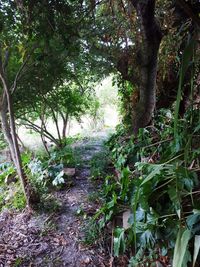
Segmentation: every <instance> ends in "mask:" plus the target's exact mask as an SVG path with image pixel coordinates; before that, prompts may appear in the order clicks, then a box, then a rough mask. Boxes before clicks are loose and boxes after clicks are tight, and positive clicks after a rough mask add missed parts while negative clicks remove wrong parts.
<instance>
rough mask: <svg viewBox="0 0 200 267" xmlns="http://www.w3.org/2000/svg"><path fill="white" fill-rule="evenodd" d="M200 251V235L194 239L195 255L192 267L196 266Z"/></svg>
mask: <svg viewBox="0 0 200 267" xmlns="http://www.w3.org/2000/svg"><path fill="white" fill-rule="evenodd" d="M199 250H200V235H195V238H194V255H193V263H192V267H194V266H195V263H196V260H197V256H198V254H199Z"/></svg>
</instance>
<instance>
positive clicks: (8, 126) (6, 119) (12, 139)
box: [0, 70, 39, 208]
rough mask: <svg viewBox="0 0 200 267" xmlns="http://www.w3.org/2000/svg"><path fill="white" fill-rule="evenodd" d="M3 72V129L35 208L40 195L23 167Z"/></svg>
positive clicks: (29, 199)
mask: <svg viewBox="0 0 200 267" xmlns="http://www.w3.org/2000/svg"><path fill="white" fill-rule="evenodd" d="M3 74H4V72H3V71H2V70H1V73H0V79H1V81H2V85H3V96H2V103H1V120H2V129H3V133H4V136H5V138H6V140H7V142H8V145H9V149H10V152H11V157H12V160H13V162H14V165H15V167H16V170H17V174H18V176H19V178H20V181H21V186H22V189H23V191H24V195H25V198H26V203H27V205H28V206H29V207H31V208H33V207H34V206H35V204H36V203H38V202H39V196H38V195H37V194H36V192H35V190H34V189H33V188H32V187H31V185H30V183H29V181H28V179H27V176H26V175H25V173H24V170H23V167H22V161H21V155H20V150H19V144H18V141H17V133H16V126H15V118H14V111H13V105H12V97H11V93H10V90H9V87H8V84H7V81H6V78H5V77H4V75H3ZM7 112H8V114H7Z"/></svg>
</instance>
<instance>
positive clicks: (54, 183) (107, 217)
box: [0, 0, 200, 267]
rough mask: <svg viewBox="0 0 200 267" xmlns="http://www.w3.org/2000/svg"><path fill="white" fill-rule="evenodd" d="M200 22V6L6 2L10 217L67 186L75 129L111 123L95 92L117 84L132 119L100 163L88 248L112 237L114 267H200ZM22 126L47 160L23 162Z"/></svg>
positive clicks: (1, 74)
mask: <svg viewBox="0 0 200 267" xmlns="http://www.w3.org/2000/svg"><path fill="white" fill-rule="evenodd" d="M199 13H200V5H199V1H198V0H195V1H185V0H176V1H170V0H169V1H162V0H157V1H155V0H146V1H142V0H141V1H140V0H123V1H121V0H110V1H95V0H88V1H80V0H74V1H65V0H62V1H46V0H44V1H14V0H5V1H1V2H0V101H1V102H0V112H1V114H0V116H1V118H0V122H1V135H0V147H1V149H2V150H6V149H7V148H9V151H10V156H11V160H10V161H9V162H8V161H7V160H6V161H5V160H2V162H1V165H0V171H1V173H0V210H1V209H2V210H3V209H4V208H5V207H6V208H9V207H14V208H19V209H20V208H24V207H25V205H27V206H28V207H29V208H30V209H37V208H38V207H40V208H41V206H42V204H41V203H43V202H44V203H45V201H43V200H45V198H48V194H49V192H51V190H53V189H52V188H55V187H56V188H57V189H61V188H62V187H63V184H65V183H66V177H67V175H66V173H65V172H64V168H69V167H73V166H76V164H77V163H78V159H77V156H76V155H75V154H74V150H73V149H72V146H71V145H72V143H74V142H75V141H77V140H78V139H79V138H78V137H77V138H75V139H71V138H70V137H68V136H67V127H68V124H69V121H70V120H71V119H72V118H76V120H78V121H80V120H81V117H82V116H83V115H86V114H87V115H89V116H91V117H92V118H93V119H94V122H95V124H96V121H97V120H98V119H99V120H101V116H102V115H101V113H100V112H99V110H100V106H101V101H100V102H99V100H98V98H97V96H96V92H95V89H94V88H95V86H96V85H97V84H98V83H100V82H101V81H102V80H103V79H104V78H105V77H107V76H110V75H112V77H113V84H115V85H117V87H118V95H119V100H120V101H119V109H120V113H121V118H122V119H121V124H120V125H118V127H117V129H116V132H115V133H114V134H113V135H112V136H111V137H110V139H109V140H108V141H107V144H106V146H107V149H108V151H107V152H106V153H105V155H104V154H103V155H101V154H99V155H97V157H96V158H94V159H93V160H92V161H91V171H92V179H93V180H98V179H99V178H101V180H102V181H103V188H102V190H101V192H100V195H99V210H98V211H97V212H96V214H95V215H94V216H93V218H92V219H91V220H90V222H89V227H90V231H89V233H88V232H87V231H88V230H86V233H87V234H86V240H85V242H86V243H88V244H90V243H94V242H97V239H98V237H99V234H100V235H102V233H104V234H105V235H106V236H107V237H108V240H109V242H110V243H111V248H112V249H111V250H113V251H111V255H113V256H114V257H116V258H115V260H113V261H112V264H113V263H115V264H116V266H121V265H120V264H121V263H120V260H123V261H125V264H126V265H124V266H130V267H131V266H173V267H184V266H193V267H194V266H199V262H200V258H199V257H200V255H199V250H200V235H199V231H200V229H199V222H200V207H199V195H200V190H199V182H200V165H199V161H200V111H199V106H200V95H199V93H200V92H199V90H200V89H199V85H200V76H199V67H200V60H199V59H200V58H199V57H200V53H199V51H200V46H199V42H200V39H199V38H200V35H199V28H200V18H199ZM38 14H40V16H38ZM110 90H111V89H110ZM111 96H112V92H107V96H106V97H105V98H107V99H106V100H105V101H104V102H106V101H107V103H108V102H110V103H111V102H112V97H111ZM99 114H100V115H99ZM49 120H51V121H52V122H53V124H54V125H55V128H56V135H53V134H52V133H51V132H50V131H49V128H48V122H49ZM22 126H23V127H26V128H27V129H31V131H34V132H36V133H38V134H39V135H40V137H41V140H42V142H43V145H44V148H45V152H43V153H41V152H38V153H36V154H34V153H33V152H32V151H29V150H27V149H24V150H23V151H21V149H20V145H19V142H20V138H19V136H18V134H17V130H18V128H20V127H22ZM50 142H51V147H50V146H49V144H50ZM102 159H104V160H102ZM18 178H19V180H20V185H19V181H18ZM5 181H6V182H5ZM12 182H16V188H15V189H14V190H15V193H14V194H11V195H9V194H10V193H9V192H11V191H12V190H10V188H9V184H10V183H12ZM6 195H9V196H8V197H6ZM119 218H120V219H119ZM110 225H111V233H110V232H109V227H110ZM86 228H87V227H86ZM91 232H92V235H91ZM99 242H100V241H99ZM158 264H160V265H158ZM170 264H171V265H170Z"/></svg>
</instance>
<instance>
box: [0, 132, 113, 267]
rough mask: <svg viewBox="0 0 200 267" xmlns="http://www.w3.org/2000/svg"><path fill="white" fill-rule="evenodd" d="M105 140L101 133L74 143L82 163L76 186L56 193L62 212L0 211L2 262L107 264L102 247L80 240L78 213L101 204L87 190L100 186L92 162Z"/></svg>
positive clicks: (79, 266)
mask: <svg viewBox="0 0 200 267" xmlns="http://www.w3.org/2000/svg"><path fill="white" fill-rule="evenodd" d="M103 141H104V137H103V136H102V137H100V138H99V137H98V138H96V139H91V140H86V141H80V142H78V143H76V144H75V145H74V149H75V150H77V151H78V150H79V154H80V160H81V162H82V164H81V165H80V166H79V167H78V168H76V175H75V177H74V178H73V186H72V187H70V188H68V189H67V190H62V191H57V192H55V193H53V195H54V197H55V198H56V199H58V200H59V202H60V203H61V209H60V211H59V212H51V213H48V214H47V213H43V214H41V213H40V214H33V215H32V214H30V213H28V212H27V211H24V212H21V213H19V212H13V211H4V212H3V213H1V214H0V266H2V267H11V266H15V267H16V266H20V267H25V266H27V267H33V266H34V267H35V266H40V267H43V266H44V267H47V266H48V267H56V266H59V267H62V266H69V267H82V266H88V267H95V266H96V267H98V266H99V267H105V266H107V262H108V260H107V257H106V253H105V251H104V250H103V249H102V248H98V247H95V246H93V247H90V248H88V247H86V246H84V245H83V244H82V243H81V242H80V239H81V237H82V236H83V231H82V226H81V225H82V218H81V216H79V217H78V216H77V210H78V209H80V208H81V209H82V210H83V211H85V213H86V214H87V215H88V216H90V215H92V214H94V213H95V211H96V209H97V208H98V207H97V204H95V203H91V202H89V201H88V194H90V193H91V192H93V191H96V189H97V186H98V185H95V186H94V184H93V183H92V182H91V181H90V179H89V177H90V164H89V163H90V160H91V159H92V157H93V156H94V155H95V153H98V152H100V151H101V150H102V149H103Z"/></svg>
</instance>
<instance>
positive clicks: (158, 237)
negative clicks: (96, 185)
mask: <svg viewBox="0 0 200 267" xmlns="http://www.w3.org/2000/svg"><path fill="white" fill-rule="evenodd" d="M191 116H192V118H193V119H192V120H191ZM173 122H174V117H173V114H172V112H171V111H170V110H161V111H159V113H158V114H157V115H156V118H155V124H154V125H153V126H151V127H146V128H145V129H141V130H140V133H139V135H138V137H137V139H136V138H134V136H130V135H129V134H127V132H126V131H125V129H124V128H123V127H121V126H120V127H119V128H118V131H117V132H116V134H115V135H113V136H112V137H111V138H110V140H109V141H108V143H107V145H108V147H109V149H110V155H111V157H112V161H113V165H114V167H115V170H116V175H109V176H107V177H106V180H105V184H104V187H103V198H104V204H103V205H102V207H101V208H100V209H99V211H98V212H97V213H96V214H95V215H94V217H93V223H94V224H95V225H96V224H98V227H99V229H100V230H101V229H104V228H107V226H108V224H109V222H112V223H113V225H114V226H115V227H114V228H113V236H114V237H113V240H112V242H113V247H114V249H113V253H114V256H119V255H120V254H124V253H126V254H127V255H129V259H130V260H129V267H132V266H143V265H144V266H149V265H150V264H153V263H154V264H156V263H157V262H160V263H161V264H163V265H164V264H165V265H166V264H172V258H173V267H177V266H182V267H184V266H188V263H189V262H191V261H193V264H194V265H193V266H195V262H198V261H197V255H198V252H199V248H200V240H199V233H200V227H199V225H200V224H199V223H200V204H199V203H200V202H199V198H200V191H199V173H200V164H199V161H200V147H199V143H200V142H199V141H198V140H200V139H199V138H200V127H199V122H200V117H199V111H198V110H193V112H192V114H191V112H190V111H188V112H187V113H186V114H185V116H184V117H183V118H182V119H181V120H179V122H178V124H177V130H176V131H177V134H176V135H174V127H173V126H174V124H173ZM118 217H121V220H118V219H117V218H118ZM95 227H96V226H95ZM100 230H99V231H100ZM194 251H195V253H196V254H195V255H193V252H194ZM132 255H133V256H132ZM142 264H143V265H142ZM165 265H164V266H165Z"/></svg>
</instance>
